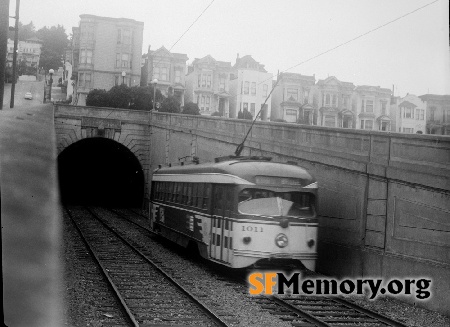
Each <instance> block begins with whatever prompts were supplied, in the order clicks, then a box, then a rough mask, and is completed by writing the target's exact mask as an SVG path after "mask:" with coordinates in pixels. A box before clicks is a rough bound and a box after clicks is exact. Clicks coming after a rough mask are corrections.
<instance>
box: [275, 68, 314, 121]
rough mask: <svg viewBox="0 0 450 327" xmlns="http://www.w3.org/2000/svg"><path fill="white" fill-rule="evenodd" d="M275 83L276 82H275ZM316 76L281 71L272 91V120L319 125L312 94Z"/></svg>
mask: <svg viewBox="0 0 450 327" xmlns="http://www.w3.org/2000/svg"><path fill="white" fill-rule="evenodd" d="M274 83H275V82H274ZM314 84H315V76H314V75H313V76H306V75H301V74H297V73H281V74H279V76H278V83H277V84H276V86H275V88H274V90H273V92H272V115H271V117H270V120H272V121H277V120H282V121H286V122H288V123H300V124H305V125H317V114H316V110H315V108H314V107H313V106H312V102H311V100H312V99H311V98H310V94H311V88H312V87H313V85H314Z"/></svg>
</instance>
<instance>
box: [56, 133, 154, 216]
mask: <svg viewBox="0 0 450 327" xmlns="http://www.w3.org/2000/svg"><path fill="white" fill-rule="evenodd" d="M58 175H59V187H60V192H61V200H62V202H63V204H71V205H101V206H108V207H140V206H141V205H142V201H143V196H144V182H145V181H144V173H143V171H142V167H141V165H140V163H139V161H138V159H137V158H136V157H135V155H134V154H133V153H132V152H131V151H130V150H129V149H128V148H126V147H125V146H123V145H122V144H120V143H118V142H116V141H113V140H110V139H105V138H89V139H83V140H80V141H78V142H76V143H74V144H71V145H70V146H68V147H67V148H66V149H64V150H63V152H61V153H60V155H59V156H58Z"/></svg>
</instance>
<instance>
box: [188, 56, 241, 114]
mask: <svg viewBox="0 0 450 327" xmlns="http://www.w3.org/2000/svg"><path fill="white" fill-rule="evenodd" d="M230 74H231V63H230V62H224V61H217V60H215V59H214V58H213V57H211V56H210V55H207V56H206V57H204V58H201V59H198V58H196V59H194V61H193V62H192V64H191V65H190V66H189V67H188V73H187V75H186V96H185V98H186V102H194V103H196V104H197V105H198V107H199V109H200V114H202V115H211V114H213V113H215V112H217V113H218V114H219V115H220V116H222V117H232V116H231V115H230V97H231V96H230Z"/></svg>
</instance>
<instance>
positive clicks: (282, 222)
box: [280, 218, 289, 228]
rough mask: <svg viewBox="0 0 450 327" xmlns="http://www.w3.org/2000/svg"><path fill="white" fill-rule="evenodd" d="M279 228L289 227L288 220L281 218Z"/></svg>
mask: <svg viewBox="0 0 450 327" xmlns="http://www.w3.org/2000/svg"><path fill="white" fill-rule="evenodd" d="M280 226H281V228H287V227H289V219H287V218H283V219H281V220H280Z"/></svg>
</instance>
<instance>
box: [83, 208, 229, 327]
mask: <svg viewBox="0 0 450 327" xmlns="http://www.w3.org/2000/svg"><path fill="white" fill-rule="evenodd" d="M87 211H89V212H90V213H91V214H92V215H93V216H94V217H95V218H96V219H97V220H98V221H99V222H100V223H102V224H103V225H104V226H105V228H107V229H108V230H109V231H111V232H112V233H113V234H114V235H115V236H117V238H119V239H120V240H121V241H122V242H124V243H125V244H126V245H128V246H129V247H130V248H131V249H132V250H133V251H134V252H136V253H137V254H139V255H140V256H141V257H142V259H144V260H145V261H146V262H147V263H148V264H150V265H151V266H152V267H154V268H155V269H156V270H158V271H159V272H160V273H161V274H162V275H163V276H164V277H165V278H166V279H167V280H169V281H170V282H171V283H172V284H173V285H174V286H175V287H177V288H178V289H179V290H180V291H181V292H182V293H184V294H185V295H186V296H187V297H189V298H190V299H191V300H192V301H193V302H194V303H195V304H197V306H199V307H200V308H201V309H202V311H203V312H204V313H206V314H207V315H208V316H209V317H210V318H211V319H212V320H213V321H214V322H215V323H216V324H218V325H219V326H223V327H228V326H229V325H228V324H227V323H226V322H225V321H223V320H222V319H221V318H220V317H219V316H217V315H216V314H215V313H214V312H213V311H212V310H210V309H209V308H208V307H207V306H206V305H205V304H203V303H202V302H201V301H200V300H199V299H197V298H196V297H195V295H193V294H192V293H191V292H189V291H188V290H187V289H185V288H184V287H183V286H182V285H181V284H179V283H178V282H177V281H176V280H175V279H174V278H172V277H171V276H170V275H169V274H168V273H166V272H165V271H164V270H163V269H162V268H160V267H159V266H158V265H157V264H156V263H155V262H154V261H153V260H152V259H150V258H149V257H147V256H146V255H145V254H144V253H142V252H141V251H140V250H138V249H137V248H136V247H135V246H133V245H132V244H131V243H130V242H128V241H127V240H126V239H125V238H124V237H122V236H121V235H120V234H118V233H117V232H116V231H115V230H114V229H113V228H112V227H110V226H109V225H107V224H106V223H105V222H104V221H103V220H102V219H101V218H100V217H99V216H98V215H97V214H96V213H95V212H93V211H92V210H91V209H89V208H87Z"/></svg>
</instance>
